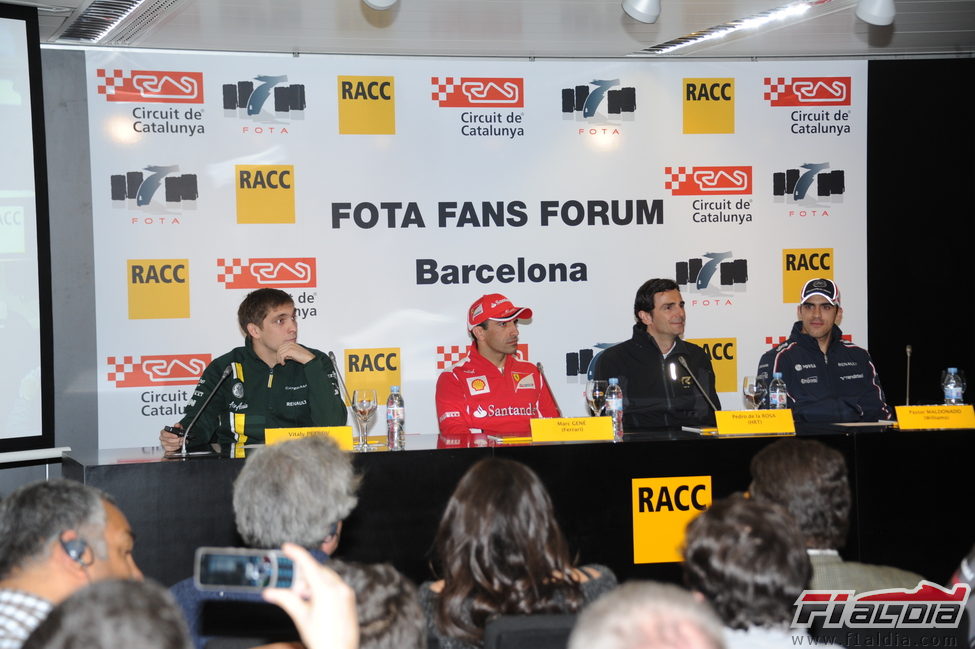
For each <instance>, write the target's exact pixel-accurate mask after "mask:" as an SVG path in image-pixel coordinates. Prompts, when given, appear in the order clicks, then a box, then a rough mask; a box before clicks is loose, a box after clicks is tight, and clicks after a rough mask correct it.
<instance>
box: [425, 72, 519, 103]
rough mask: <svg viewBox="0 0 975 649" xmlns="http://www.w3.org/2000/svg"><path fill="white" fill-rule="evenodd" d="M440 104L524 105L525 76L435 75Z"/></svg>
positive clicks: (434, 93) (436, 94) (435, 92)
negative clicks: (522, 77)
mask: <svg viewBox="0 0 975 649" xmlns="http://www.w3.org/2000/svg"><path fill="white" fill-rule="evenodd" d="M430 83H432V84H433V88H434V90H433V101H435V102H437V105H439V106H440V107H441V108H524V107H525V80H524V79H521V78H501V77H432V78H431V79H430Z"/></svg>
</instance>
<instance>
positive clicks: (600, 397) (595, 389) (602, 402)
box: [586, 380, 606, 417]
mask: <svg viewBox="0 0 975 649" xmlns="http://www.w3.org/2000/svg"><path fill="white" fill-rule="evenodd" d="M586 401H588V402H589V410H591V411H592V416H593V417H598V416H600V415H601V414H602V412H603V408H605V407H606V381H598V380H596V381H586Z"/></svg>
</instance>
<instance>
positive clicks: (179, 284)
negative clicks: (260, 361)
mask: <svg viewBox="0 0 975 649" xmlns="http://www.w3.org/2000/svg"><path fill="white" fill-rule="evenodd" d="M126 263H127V268H126V270H127V281H128V286H129V319H130V320H142V319H155V318H188V317H190V277H189V275H190V262H189V260H188V259H129V260H128V261H127V262H126Z"/></svg>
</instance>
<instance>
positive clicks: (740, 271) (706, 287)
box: [674, 250, 748, 295]
mask: <svg viewBox="0 0 975 649" xmlns="http://www.w3.org/2000/svg"><path fill="white" fill-rule="evenodd" d="M674 273H675V281H676V282H677V283H678V284H679V285H680V287H681V290H687V291H690V292H695V291H697V292H703V293H709V294H714V295H724V294H726V293H727V292H729V291H731V290H734V291H735V292H738V291H740V290H742V289H744V288H745V284H746V283H747V282H748V260H747V259H735V258H734V255H733V254H732V252H731V251H730V250H728V251H725V252H706V253H704V254H703V255H701V256H700V257H694V258H692V259H688V260H687V261H678V262H677V263H676V264H675V268H674Z"/></svg>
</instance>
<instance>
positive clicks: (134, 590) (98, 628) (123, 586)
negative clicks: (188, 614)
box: [23, 579, 192, 649]
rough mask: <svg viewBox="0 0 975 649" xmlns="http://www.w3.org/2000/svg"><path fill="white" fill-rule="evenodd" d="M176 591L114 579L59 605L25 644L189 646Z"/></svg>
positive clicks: (29, 648) (41, 647)
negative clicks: (172, 592)
mask: <svg viewBox="0 0 975 649" xmlns="http://www.w3.org/2000/svg"><path fill="white" fill-rule="evenodd" d="M191 646H192V645H191V644H190V638H189V635H188V634H187V632H186V623H185V622H184V621H183V616H182V614H181V613H180V610H179V608H178V607H177V606H176V602H175V601H173V598H172V596H171V595H170V594H169V593H168V592H167V591H166V589H164V588H163V587H162V586H159V585H158V584H155V583H152V582H145V583H144V582H136V581H123V580H118V579H109V580H105V581H100V582H97V583H94V584H92V585H91V586H86V587H85V588H82V589H81V590H79V591H77V592H75V593H74V594H73V595H71V596H70V597H68V598H67V599H66V600H64V601H63V602H61V603H60V604H58V605H57V606H56V607H54V610H52V611H51V614H50V615H48V616H47V619H45V620H44V621H43V622H41V624H40V625H39V626H38V627H37V628H36V629H35V630H34V632H33V633H32V634H31V635H30V637H29V638H28V639H27V641H26V642H25V643H24V647H23V649H190V647H191Z"/></svg>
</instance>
